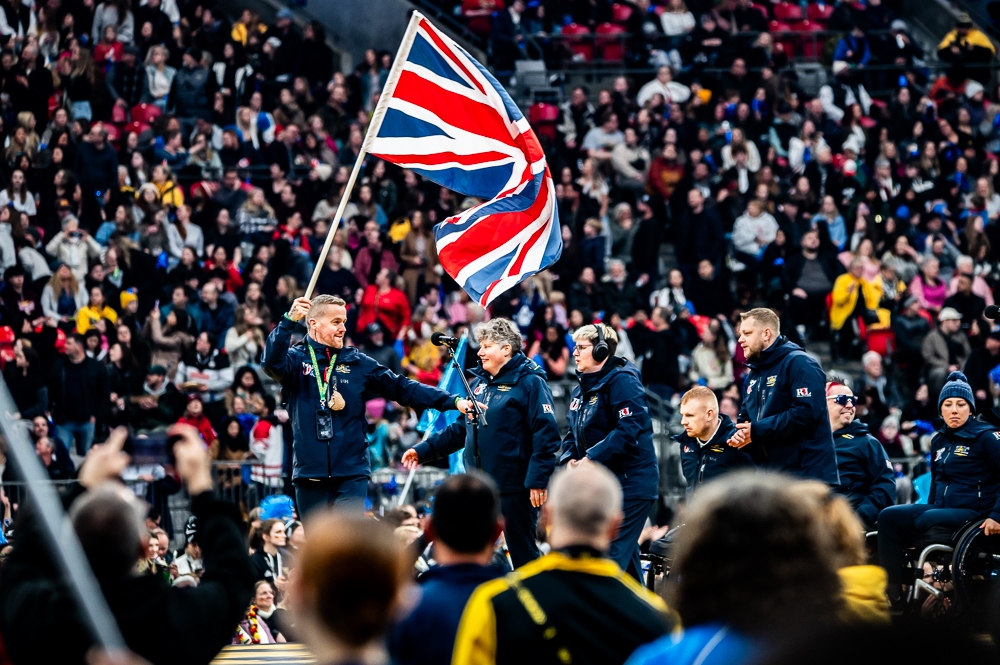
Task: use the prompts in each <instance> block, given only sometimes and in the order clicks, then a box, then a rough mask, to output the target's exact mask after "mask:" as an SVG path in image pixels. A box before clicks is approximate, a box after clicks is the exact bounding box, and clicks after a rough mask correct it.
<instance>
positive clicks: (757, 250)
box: [733, 200, 778, 275]
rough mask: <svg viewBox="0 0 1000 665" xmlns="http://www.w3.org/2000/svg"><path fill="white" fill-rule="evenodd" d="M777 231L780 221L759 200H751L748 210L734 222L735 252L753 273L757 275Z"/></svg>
mask: <svg viewBox="0 0 1000 665" xmlns="http://www.w3.org/2000/svg"><path fill="white" fill-rule="evenodd" d="M777 232H778V222H777V221H775V219H774V216H773V215H771V213H769V212H766V211H765V210H764V208H763V206H762V205H761V203H760V202H759V201H757V200H752V201H750V202H749V203H748V204H747V209H746V212H745V213H744V214H743V215H741V216H739V217H738V218H737V219H736V222H735V223H734V224H733V251H734V254H735V256H736V258H737V260H739V261H741V262H742V263H745V264H746V265H747V267H748V269H750V271H751V274H752V275H756V270H757V266H758V264H759V263H760V257H761V255H762V254H763V252H764V248H765V247H767V245H769V244H770V243H772V242H774V237H775V235H776V234H777Z"/></svg>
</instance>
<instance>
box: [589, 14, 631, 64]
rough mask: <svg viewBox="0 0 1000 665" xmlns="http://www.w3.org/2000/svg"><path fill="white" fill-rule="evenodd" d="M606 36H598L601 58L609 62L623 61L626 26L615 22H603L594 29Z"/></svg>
mask: <svg viewBox="0 0 1000 665" xmlns="http://www.w3.org/2000/svg"><path fill="white" fill-rule="evenodd" d="M594 32H595V33H596V34H598V35H604V36H605V38H603V39H602V38H601V37H598V38H597V48H598V49H599V50H600V52H601V58H602V59H604V60H606V61H608V62H621V61H623V60H624V59H625V39H624V35H625V28H623V27H621V26H620V25H615V24H614V23H602V24H600V25H599V26H597V29H596V30H595V31H594Z"/></svg>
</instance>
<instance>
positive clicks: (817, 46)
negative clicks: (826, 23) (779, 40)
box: [791, 20, 823, 58]
mask: <svg viewBox="0 0 1000 665" xmlns="http://www.w3.org/2000/svg"><path fill="white" fill-rule="evenodd" d="M791 29H792V30H793V31H795V32H808V33H816V32H821V31H822V30H823V26H822V25H820V24H819V23H816V22H815V21H810V20H805V21H799V22H797V23H792V24H791ZM798 45H799V49H798V51H799V55H801V56H802V57H803V58H817V57H819V52H820V50H821V49H822V44H821V43H820V41H819V36H818V35H813V34H810V35H806V36H803V37H801V38H800V39H799V40H798Z"/></svg>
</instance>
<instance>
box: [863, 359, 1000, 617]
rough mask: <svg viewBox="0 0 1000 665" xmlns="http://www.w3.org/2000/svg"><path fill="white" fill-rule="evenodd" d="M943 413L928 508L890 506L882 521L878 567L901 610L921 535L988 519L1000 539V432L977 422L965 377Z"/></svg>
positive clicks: (988, 529)
mask: <svg viewBox="0 0 1000 665" xmlns="http://www.w3.org/2000/svg"><path fill="white" fill-rule="evenodd" d="M938 412H939V413H940V414H941V418H942V420H944V426H943V427H942V428H941V429H940V430H938V433H937V434H936V435H935V437H934V439H933V440H932V442H931V489H930V496H929V497H928V502H927V504H911V505H905V506H890V507H888V508H886V509H885V510H883V511H882V512H881V513H880V514H879V517H878V549H879V563H880V564H881V565H882V567H883V568H885V571H886V574H887V576H888V579H889V582H888V586H887V589H886V592H887V593H888V595H889V599H890V600H891V601H892V602H893V604H894V605H895V606H896V607H899V605H900V602H901V599H902V598H903V597H904V596H903V585H904V583H905V584H907V585H909V584H912V582H913V580H904V579H903V576H904V573H905V572H906V571H905V570H904V562H905V559H904V548H905V547H907V546H912V544H913V543H914V541H916V540H918V539H919V538H920V536H921V535H922V534H926V533H928V532H932V531H933V532H940V531H942V530H945V531H947V530H951V531H954V530H957V529H959V528H960V527H962V526H963V525H965V524H966V523H967V522H970V521H972V520H978V519H983V518H985V521H984V522H983V523H982V525H981V526H980V527H979V528H980V529H982V531H983V533H984V534H985V535H987V536H991V535H994V534H1000V431H996V430H994V429H993V426H992V425H989V424H987V423H984V422H981V421H979V420H976V419H974V418H973V417H972V416H973V414H975V412H976V407H975V398H974V396H973V394H972V388H971V387H970V386H969V382H968V380H967V379H966V378H965V375H964V374H962V373H961V372H952V373H951V374H950V375H949V376H948V382H947V383H945V385H944V388H942V389H941V395H940V397H939V398H938Z"/></svg>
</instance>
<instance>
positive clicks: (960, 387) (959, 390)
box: [938, 372, 976, 413]
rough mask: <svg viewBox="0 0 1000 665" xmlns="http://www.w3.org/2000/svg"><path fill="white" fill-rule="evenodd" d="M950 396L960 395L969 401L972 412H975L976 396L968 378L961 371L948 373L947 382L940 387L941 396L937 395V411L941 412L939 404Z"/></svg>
mask: <svg viewBox="0 0 1000 665" xmlns="http://www.w3.org/2000/svg"><path fill="white" fill-rule="evenodd" d="M951 397H961V398H962V399H964V400H965V401H966V402H968V403H969V408H971V409H972V413H975V412H976V398H975V396H973V394H972V387H971V386H970V385H969V380H968V379H967V378H965V375H964V374H962V373H961V372H952V373H951V374H949V375H948V382H947V383H946V384H944V388H942V389H941V396H940V397H938V413H940V412H941V405H942V404H944V401H945V400H946V399H948V398H951Z"/></svg>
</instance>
